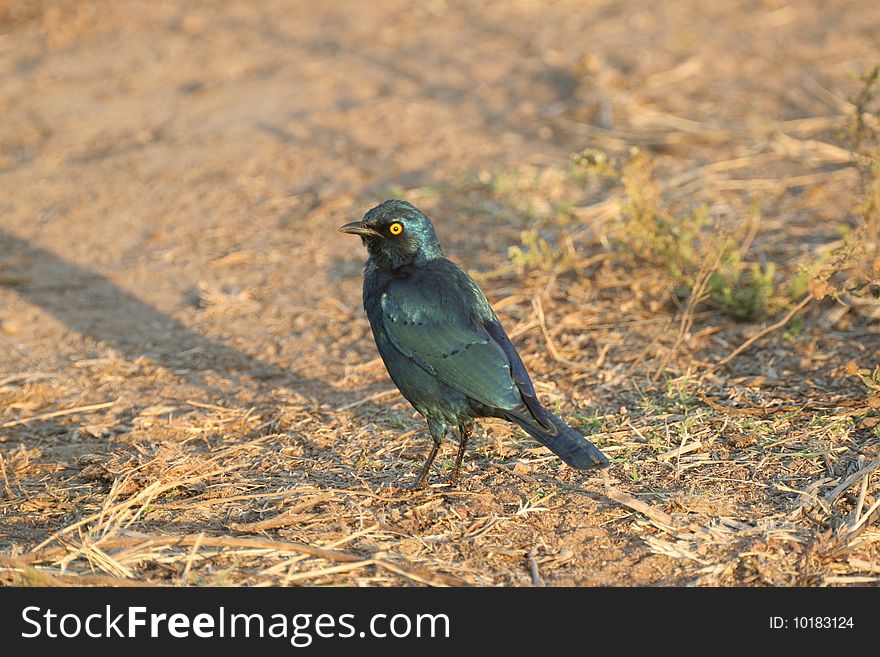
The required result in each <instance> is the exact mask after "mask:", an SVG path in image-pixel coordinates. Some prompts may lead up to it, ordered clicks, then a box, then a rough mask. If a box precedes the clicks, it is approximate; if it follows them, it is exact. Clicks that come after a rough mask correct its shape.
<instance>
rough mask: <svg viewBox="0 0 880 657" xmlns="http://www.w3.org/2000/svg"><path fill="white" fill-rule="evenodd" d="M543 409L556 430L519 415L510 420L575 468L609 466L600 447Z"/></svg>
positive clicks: (545, 417) (545, 416)
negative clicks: (536, 424)
mask: <svg viewBox="0 0 880 657" xmlns="http://www.w3.org/2000/svg"><path fill="white" fill-rule="evenodd" d="M543 411H544V413H543V414H542V415H544V418H543V419H546V420H549V423H550V424H552V425H553V429H554V430H555V431H554V430H547V429H544V428H543V427H540V426H535V423H534V421H532V422H525V421H524V420H522V419H520V418H517V417H511V418H510V420H512V421H513V422H515V423H516V424H518V425H519V426H520V427H522V428H523V430H524V431H525V432H526V433H527V434H529V435H530V436H531V437H532V438H534V439H535V440H537V441H538V442H539V443H541V444H542V445H544V446H545V447H546V448H547V449H549V450H550V451H551V452H553V453H554V454H556V456H558V457H559V458H561V459H562V460H563V461H565V462H566V463H567V464H568V465H570V466H571V467H573V468H577V469H578V470H587V469H589V468H605V467H608V465H609V464H610V463H609V461H608V459H607V458H606V457H605V455H604V454H603V453H602V452H600V451H599V448H598V447H596V446H595V445H594V444H593V443H591V442H590V441H589V440H587V439H586V438H584V437H583V435H581V434H580V433H578V432H577V431H575V430H574V429H572V428H571V427H570V426H568V425H567V424H566V423H565V422H563V421H562V420H560V419H559V418H558V417H556V416H555V415H553V413H551V412H550V411H548V410H546V409H543ZM530 419H531V418H530Z"/></svg>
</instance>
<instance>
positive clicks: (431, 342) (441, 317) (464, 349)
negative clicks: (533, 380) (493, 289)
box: [381, 263, 523, 410]
mask: <svg viewBox="0 0 880 657" xmlns="http://www.w3.org/2000/svg"><path fill="white" fill-rule="evenodd" d="M450 266H451V267H454V265H451V263H450ZM450 272H451V273H452V275H451V276H442V277H438V278H431V277H425V278H423V279H422V280H420V281H418V284H413V283H412V282H400V281H395V282H392V283H391V284H389V285H388V287H387V288H386V290H385V291H384V292H383V293H382V297H381V309H382V329H383V330H384V333H385V334H386V335H387V336H388V339H389V340H390V341H391V343H392V344H393V345H394V347H395V348H396V349H397V350H398V351H400V352H401V353H402V354H403V355H404V356H407V357H409V358H411V359H413V360H414V361H415V362H416V363H418V364H419V365H420V366H421V367H423V368H424V369H425V370H426V371H428V372H429V373H431V374H433V375H434V376H436V377H437V378H439V379H440V380H441V381H443V383H445V384H446V385H448V386H450V387H452V388H455V389H456V390H459V391H460V392H462V393H464V394H465V395H467V396H468V397H470V398H472V399H474V400H476V401H478V402H480V403H482V404H485V405H487V406H490V407H493V408H497V409H503V410H513V409H516V408H521V407H522V404H523V399H522V396H521V394H520V390H519V388H518V387H517V383H516V381H514V378H513V375H512V374H511V363H510V360H509V358H508V356H507V354H506V353H505V350H504V349H503V348H502V346H501V345H499V344H498V342H496V341H495V339H494V338H493V337H492V335H490V333H489V332H488V331H487V330H486V327H485V321H487V320H489V321H491V320H494V314H492V311H491V309H490V308H489V307H488V303H487V302H486V301H485V297H483V295H482V293H480V292H479V290H478V289H476V293H475V289H474V288H475V285H474V284H473V283H472V282H471V281H470V279H469V278H467V276H466V275H464V273H463V272H461V271H460V270H457V268H455V271H452V270H451V269H447V270H445V272H444V273H450Z"/></svg>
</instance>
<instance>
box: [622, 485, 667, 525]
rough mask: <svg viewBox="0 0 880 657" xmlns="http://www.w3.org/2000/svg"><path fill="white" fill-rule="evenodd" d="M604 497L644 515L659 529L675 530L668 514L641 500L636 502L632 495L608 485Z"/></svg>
mask: <svg viewBox="0 0 880 657" xmlns="http://www.w3.org/2000/svg"><path fill="white" fill-rule="evenodd" d="M605 496H606V497H608V499H611V500H614V501H615V502H617V503H618V504H623V505H624V506H628V507H629V508H630V509H633V510H634V511H638V512H639V513H642V514H644V515H646V516H647V517H648V518H649V519H650V520H651V521H653V522H654V523H655V524H658V525H660V526H661V529H675V520H673V519H672V516H670V515H669V514H668V513H666V512H665V511H661V510H660V509H655V508H654V507H653V506H651V505H649V504H645V503H644V502H642V501H641V500H637V499H636V498H634V497H633V496H632V495H629V494H628V493H624V492H623V491H622V490H620V489H619V488H614V486H610V485H608V486H606V487H605Z"/></svg>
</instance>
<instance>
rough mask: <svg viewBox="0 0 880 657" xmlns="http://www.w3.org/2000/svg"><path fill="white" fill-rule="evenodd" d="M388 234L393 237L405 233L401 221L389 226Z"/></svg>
mask: <svg viewBox="0 0 880 657" xmlns="http://www.w3.org/2000/svg"><path fill="white" fill-rule="evenodd" d="M388 232H389V233H391V234H392V235H400V234H401V233H402V232H403V224H402V223H400V222H399V221H395V222H394V223H393V224H391V225H390V226H388Z"/></svg>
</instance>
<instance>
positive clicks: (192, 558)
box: [180, 532, 205, 584]
mask: <svg viewBox="0 0 880 657" xmlns="http://www.w3.org/2000/svg"><path fill="white" fill-rule="evenodd" d="M204 540H205V532H201V533H200V534H199V535H198V536H196V540H195V541H193V544H192V549H191V550H190V551H189V556H188V557H187V558H186V565H185V566H184V567H183V572H182V573H181V574H180V579H181V581H182V582H183V583H184V584H186V579H187V577H189V571H190V570H191V569H192V565H193V562H194V561H195V559H196V554H198V551H199V547H201V545H202V541H204Z"/></svg>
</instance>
